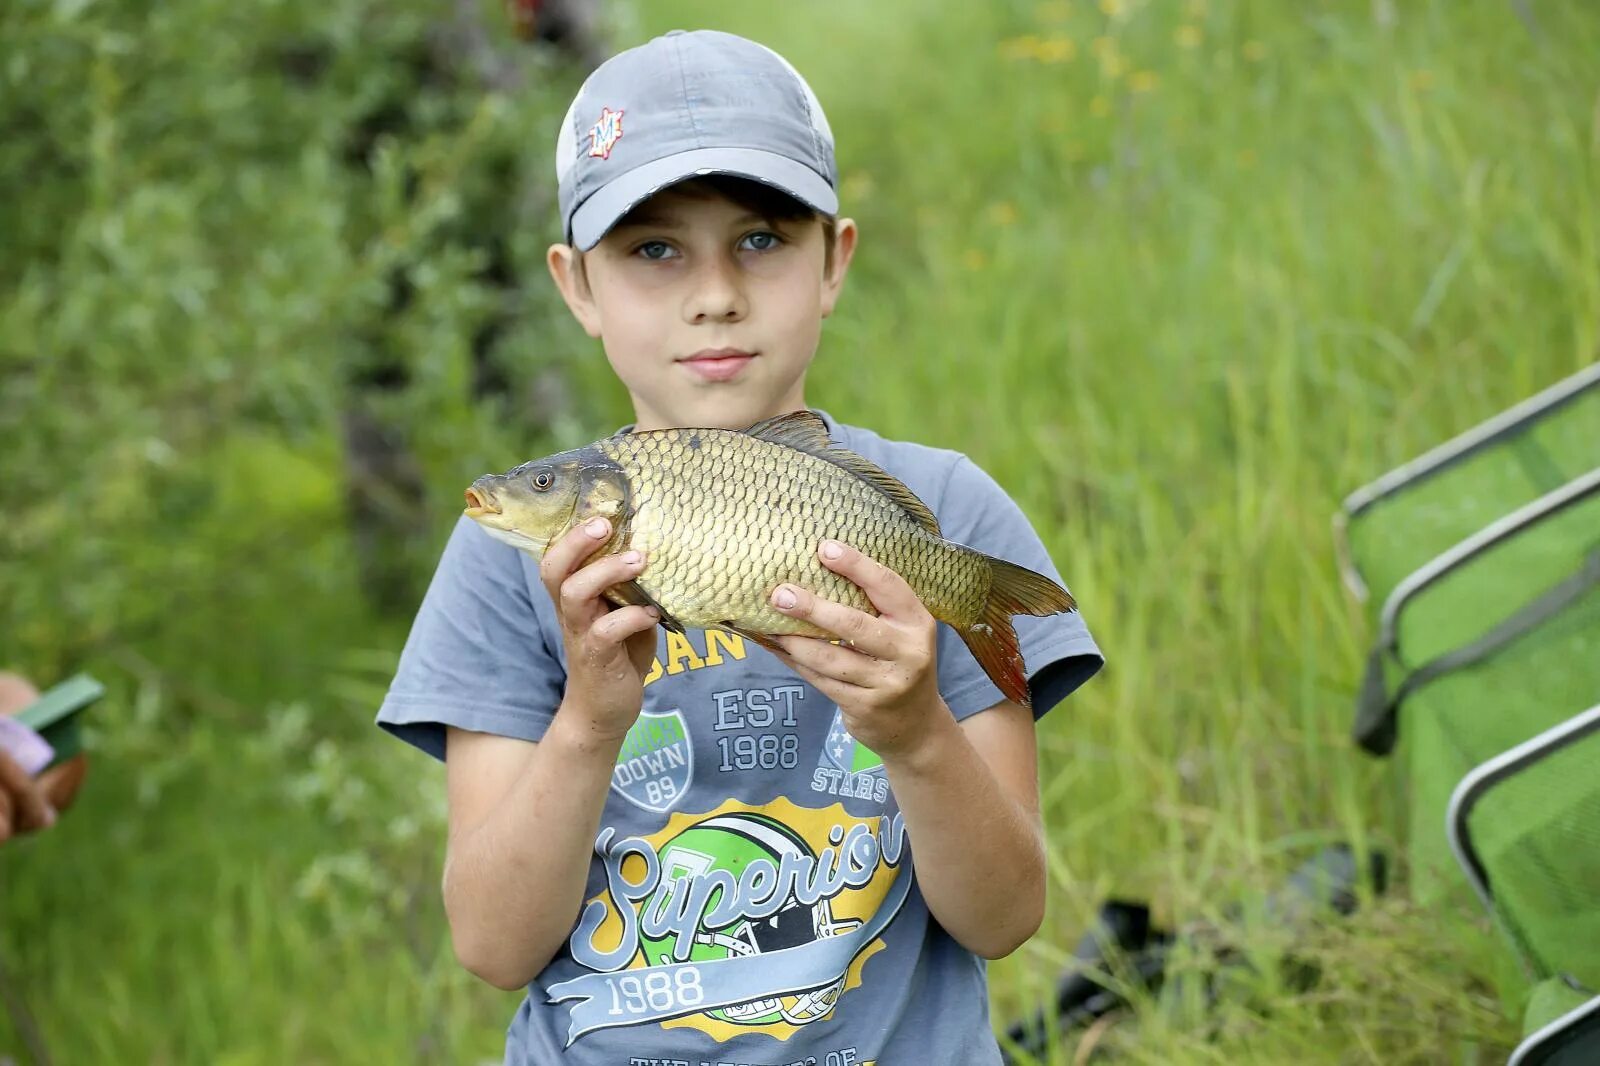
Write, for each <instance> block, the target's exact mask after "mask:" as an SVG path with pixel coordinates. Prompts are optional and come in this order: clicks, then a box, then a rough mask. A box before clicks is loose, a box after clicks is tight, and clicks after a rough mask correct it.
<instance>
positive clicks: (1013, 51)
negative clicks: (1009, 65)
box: [996, 33, 1043, 60]
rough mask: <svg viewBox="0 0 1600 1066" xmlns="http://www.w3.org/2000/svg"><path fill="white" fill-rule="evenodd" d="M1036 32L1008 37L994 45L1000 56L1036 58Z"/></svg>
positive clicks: (1037, 37)
mask: <svg viewBox="0 0 1600 1066" xmlns="http://www.w3.org/2000/svg"><path fill="white" fill-rule="evenodd" d="M1042 43H1043V42H1042V41H1040V40H1039V36H1038V34H1034V33H1030V34H1026V35H1025V36H1022V37H1008V38H1007V39H1005V40H1003V41H1001V42H1000V44H999V45H998V46H996V51H998V52H999V53H1000V58H1002V59H1010V60H1020V59H1037V58H1038V56H1039V45H1040V44H1042Z"/></svg>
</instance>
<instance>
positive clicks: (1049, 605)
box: [955, 558, 1077, 707]
mask: <svg viewBox="0 0 1600 1066" xmlns="http://www.w3.org/2000/svg"><path fill="white" fill-rule="evenodd" d="M988 563H989V569H990V578H989V598H988V601H987V602H986V603H984V605H983V611H982V612H981V613H980V615H979V617H978V620H977V621H976V622H974V623H972V624H971V625H969V626H956V627H955V629H956V632H957V633H960V634H961V639H962V640H963V641H965V642H966V645H967V649H968V650H969V651H971V652H972V657H973V658H974V659H976V660H978V665H979V666H981V667H983V672H984V673H986V674H988V675H989V680H991V681H993V682H994V683H995V686H996V687H997V688H999V690H1000V692H1001V694H1002V695H1003V696H1005V698H1006V699H1008V700H1010V701H1011V702H1012V703H1019V704H1021V705H1022V706H1024V707H1031V706H1032V705H1033V700H1032V699H1031V697H1030V696H1029V695H1028V674H1027V667H1026V666H1025V664H1024V663H1023V661H1022V649H1021V647H1020V646H1019V645H1018V643H1017V631H1016V628H1015V627H1013V626H1012V624H1011V616H1012V615H1016V614H1026V615H1047V614H1060V613H1061V612H1063V611H1070V610H1073V609H1074V608H1075V607H1076V606H1077V604H1076V603H1074V601H1073V599H1072V594H1071V593H1069V592H1068V591H1067V590H1066V589H1064V588H1062V587H1061V586H1060V585H1057V584H1056V583H1055V582H1054V581H1052V580H1050V579H1049V578H1047V577H1045V576H1044V575H1043V574H1037V573H1034V572H1033V571H1032V570H1029V569H1027V568H1026V567H1022V566H1017V565H1016V564H1015V563H1008V562H1006V561H1005V560H1004V559H994V558H989V559H988Z"/></svg>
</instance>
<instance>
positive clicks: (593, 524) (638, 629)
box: [539, 518, 661, 739]
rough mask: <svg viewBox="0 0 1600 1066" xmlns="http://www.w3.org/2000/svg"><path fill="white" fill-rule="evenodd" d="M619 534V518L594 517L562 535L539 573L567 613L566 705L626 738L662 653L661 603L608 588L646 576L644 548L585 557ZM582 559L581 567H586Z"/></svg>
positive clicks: (595, 726)
mask: <svg viewBox="0 0 1600 1066" xmlns="http://www.w3.org/2000/svg"><path fill="white" fill-rule="evenodd" d="M610 536H611V524H610V523H609V522H607V521H606V520H605V519H603V518H595V519H591V520H590V521H589V522H587V523H586V524H584V525H581V526H578V527H577V528H576V529H573V530H572V531H570V532H569V533H568V534H567V535H566V536H565V537H562V538H561V539H560V540H558V541H557V542H556V543H555V544H553V545H551V546H550V549H549V550H548V551H546V552H545V553H544V558H543V559H541V560H540V561H539V577H540V580H542V581H543V582H544V587H545V589H546V590H547V591H548V592H549V593H550V599H551V601H552V602H553V603H554V604H555V605H556V614H557V615H558V616H559V617H560V619H561V639H562V642H563V643H564V644H565V645H566V650H567V693H566V697H565V698H564V699H563V700H562V702H561V705H562V707H563V708H564V709H565V710H566V711H568V712H569V713H570V712H572V711H578V712H579V713H580V714H581V715H582V716H583V717H584V718H586V719H587V725H588V726H589V728H590V730H591V731H592V732H593V733H595V734H597V735H598V736H600V737H602V738H605V739H620V738H621V737H622V736H623V735H624V734H626V733H627V731H628V727H629V726H631V725H633V723H634V722H635V721H636V720H637V719H638V717H639V710H640V708H641V707H642V706H643V705H644V678H645V674H646V673H648V672H649V670H650V665H651V663H652V662H653V661H654V659H655V654H656V635H655V625H656V621H657V620H658V619H659V618H660V617H661V616H660V613H659V612H658V611H657V610H656V609H655V608H654V607H613V606H612V605H611V603H610V601H608V600H606V599H605V598H604V597H603V596H601V593H602V592H604V591H605V590H606V589H608V588H610V587H611V586H612V585H620V584H622V583H623V582H625V581H631V580H633V579H634V578H636V577H638V576H639V573H640V571H642V570H643V569H644V558H643V556H642V555H641V554H640V553H639V552H631V551H630V552H624V553H622V554H621V555H607V556H603V557H601V558H599V559H596V560H595V561H594V562H592V563H590V564H589V565H588V566H584V565H583V561H584V560H585V559H587V558H589V556H590V555H592V554H593V553H594V552H595V551H596V549H598V548H599V547H600V546H601V545H603V544H604V543H605V542H606V540H607V538H609V537H610ZM580 567H581V569H580Z"/></svg>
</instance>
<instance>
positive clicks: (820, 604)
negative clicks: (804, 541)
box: [772, 585, 895, 659]
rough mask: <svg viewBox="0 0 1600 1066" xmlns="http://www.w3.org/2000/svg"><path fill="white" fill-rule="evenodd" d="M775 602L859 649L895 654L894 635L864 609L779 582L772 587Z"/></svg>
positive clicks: (878, 654)
mask: <svg viewBox="0 0 1600 1066" xmlns="http://www.w3.org/2000/svg"><path fill="white" fill-rule="evenodd" d="M772 605H773V606H774V607H776V608H777V609H778V610H780V611H782V612H783V613H784V614H786V615H789V616H790V617H791V618H803V619H805V620H806V621H807V622H810V623H811V624H812V625H814V626H816V627H817V628H818V629H825V630H827V631H828V632H829V633H832V634H833V635H834V636H836V637H838V638H839V639H840V640H847V641H849V642H850V644H851V646H852V647H854V648H855V649H856V650H857V651H860V652H863V653H865V654H867V655H871V656H872V657H874V658H877V659H888V658H892V657H893V655H894V648H895V645H894V634H893V633H891V632H890V631H889V628H888V626H886V625H884V624H883V623H882V622H880V621H879V620H878V619H876V618H874V617H872V616H871V615H870V614H867V613H866V612H865V611H858V610H856V609H855V608H854V607H846V606H845V605H844V604H842V603H834V602H833V601H832V600H825V599H823V598H822V597H820V596H817V595H816V594H814V593H812V592H810V591H809V590H807V589H803V588H800V587H799V586H798V585H779V586H778V587H777V588H775V589H773V590H772Z"/></svg>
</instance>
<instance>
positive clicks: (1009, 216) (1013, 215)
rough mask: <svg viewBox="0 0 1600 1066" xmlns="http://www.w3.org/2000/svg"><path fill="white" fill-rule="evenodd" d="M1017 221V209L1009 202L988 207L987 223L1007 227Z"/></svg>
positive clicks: (1002, 201) (1000, 202)
mask: <svg viewBox="0 0 1600 1066" xmlns="http://www.w3.org/2000/svg"><path fill="white" fill-rule="evenodd" d="M1016 220H1017V208H1016V205H1014V204H1012V203H1011V201H1009V200H1000V201H999V202H997V203H992V204H990V205H989V221H990V222H993V223H994V224H995V225H996V226H1009V225H1011V224H1012V223H1013V222H1015V221H1016Z"/></svg>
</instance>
